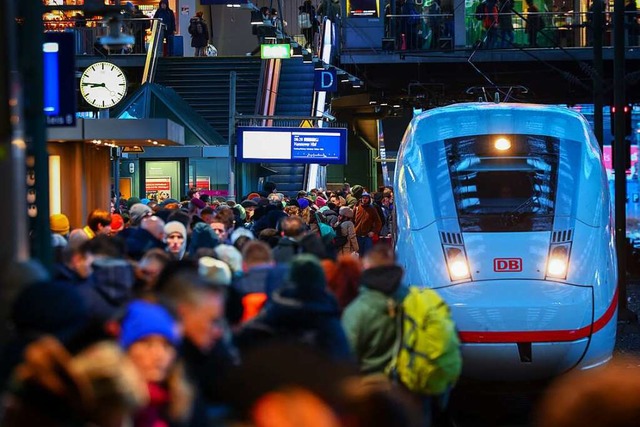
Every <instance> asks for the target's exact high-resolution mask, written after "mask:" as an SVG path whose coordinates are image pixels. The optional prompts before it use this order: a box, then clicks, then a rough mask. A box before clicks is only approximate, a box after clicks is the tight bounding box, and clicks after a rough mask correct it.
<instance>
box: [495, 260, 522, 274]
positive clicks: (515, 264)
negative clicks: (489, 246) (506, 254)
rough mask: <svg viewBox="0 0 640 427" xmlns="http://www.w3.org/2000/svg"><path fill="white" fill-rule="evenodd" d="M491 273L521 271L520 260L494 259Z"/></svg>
mask: <svg viewBox="0 0 640 427" xmlns="http://www.w3.org/2000/svg"><path fill="white" fill-rule="evenodd" d="M493 271H495V272H496V273H502V272H505V271H522V258H494V259H493Z"/></svg>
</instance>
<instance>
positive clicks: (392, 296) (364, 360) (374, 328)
mask: <svg viewBox="0 0 640 427" xmlns="http://www.w3.org/2000/svg"><path fill="white" fill-rule="evenodd" d="M402 273H403V272H402V268H400V267H398V266H392V267H376V268H371V269H368V270H365V271H364V272H363V274H362V279H361V280H362V286H361V288H360V293H359V295H358V297H357V298H356V299H355V300H353V302H352V303H351V304H349V305H348V306H347V308H346V309H345V311H344V313H343V314H342V326H343V328H344V330H345V332H346V334H347V340H348V341H349V345H350V346H351V350H352V352H353V354H354V355H355V356H356V359H357V361H358V364H359V365H360V370H361V372H362V373H364V374H373V373H383V372H384V369H385V368H386V366H387V365H388V364H389V362H390V361H391V358H392V356H393V352H394V350H395V349H394V344H395V341H396V328H397V318H396V317H395V314H396V306H397V304H398V303H399V302H400V301H401V300H402V298H403V297H404V295H406V289H405V288H404V287H401V286H400V280H401V279H402Z"/></svg>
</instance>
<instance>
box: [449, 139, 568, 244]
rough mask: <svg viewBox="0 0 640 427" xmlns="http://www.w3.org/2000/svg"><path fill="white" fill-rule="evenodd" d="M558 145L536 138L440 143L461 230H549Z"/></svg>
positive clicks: (554, 195) (556, 170)
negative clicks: (444, 153)
mask: <svg viewBox="0 0 640 427" xmlns="http://www.w3.org/2000/svg"><path fill="white" fill-rule="evenodd" d="M559 145H560V141H559V140H558V138H553V137H549V136H538V135H478V136H472V137H462V138H452V139H448V140H445V151H446V156H447V164H448V166H449V174H450V177H451V186H452V189H453V196H454V199H455V205H456V210H457V213H458V219H459V221H460V227H461V230H462V231H463V232H469V231H489V232H500V231H509V232H513V231H549V230H551V229H552V227H553V215H554V208H555V202H556V200H555V199H556V187H557V182H558V155H559Z"/></svg>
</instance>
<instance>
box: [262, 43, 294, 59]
mask: <svg viewBox="0 0 640 427" xmlns="http://www.w3.org/2000/svg"><path fill="white" fill-rule="evenodd" d="M260 58H262V59H289V58H291V46H290V45H289V44H262V45H260Z"/></svg>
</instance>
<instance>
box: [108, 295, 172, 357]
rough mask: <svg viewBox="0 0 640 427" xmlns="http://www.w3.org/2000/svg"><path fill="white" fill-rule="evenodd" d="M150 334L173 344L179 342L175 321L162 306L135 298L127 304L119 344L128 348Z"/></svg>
mask: <svg viewBox="0 0 640 427" xmlns="http://www.w3.org/2000/svg"><path fill="white" fill-rule="evenodd" d="M150 335H160V336H162V337H164V338H166V340H167V341H169V342H170V343H171V344H172V345H173V346H177V345H178V344H179V342H180V335H179V334H178V330H177V324H176V321H175V320H174V319H173V317H171V315H170V314H169V312H168V311H167V310H165V309H164V308H163V307H161V306H159V305H157V304H152V303H149V302H146V301H142V300H137V301H133V302H132V303H131V304H129V307H128V309H127V314H126V315H125V317H124V319H123V320H122V324H121V327H120V346H121V347H122V348H124V349H128V348H129V347H130V346H131V345H132V344H133V343H135V342H137V341H140V340H141V339H144V338H146V337H148V336H150Z"/></svg>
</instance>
